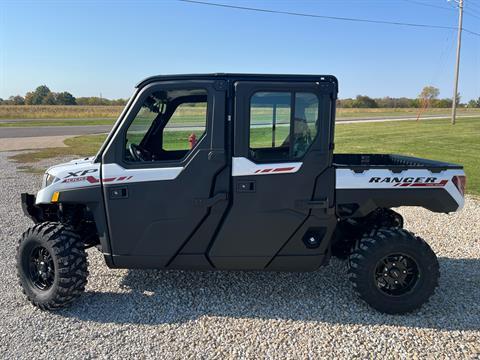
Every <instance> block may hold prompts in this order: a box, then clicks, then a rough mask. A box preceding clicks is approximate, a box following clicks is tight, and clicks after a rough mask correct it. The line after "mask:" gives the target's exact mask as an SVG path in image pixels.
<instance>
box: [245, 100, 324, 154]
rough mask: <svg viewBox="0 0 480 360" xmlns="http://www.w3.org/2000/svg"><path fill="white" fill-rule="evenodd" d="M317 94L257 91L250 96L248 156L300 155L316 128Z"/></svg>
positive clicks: (315, 133) (307, 147)
mask: <svg viewBox="0 0 480 360" xmlns="http://www.w3.org/2000/svg"><path fill="white" fill-rule="evenodd" d="M318 103H319V100H318V97H317V96H316V95H315V94H313V93H307V92H256V93H254V94H253V96H252V97H251V99H250V133H249V135H250V138H249V148H250V157H251V158H252V159H253V160H256V161H260V162H261V161H282V160H283V161H288V160H298V159H300V158H302V157H303V156H304V155H305V153H306V152H307V151H308V149H309V148H310V146H311V144H312V143H313V141H314V139H315V137H316V136H317V132H318V107H319V106H318Z"/></svg>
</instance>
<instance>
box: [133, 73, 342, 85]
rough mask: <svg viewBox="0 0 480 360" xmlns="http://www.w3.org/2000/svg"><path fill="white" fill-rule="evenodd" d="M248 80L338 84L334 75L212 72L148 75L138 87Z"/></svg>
mask: <svg viewBox="0 0 480 360" xmlns="http://www.w3.org/2000/svg"><path fill="white" fill-rule="evenodd" d="M213 79H225V80H238V81H239V80H246V81H249V80H250V81H315V82H320V81H322V82H333V83H335V84H338V81H337V78H336V77H335V76H333V75H295V74H235V73H211V74H175V75H156V76H151V77H148V78H146V79H144V80H142V81H140V82H139V83H138V84H137V86H136V87H137V88H139V87H142V86H145V85H147V84H149V83H152V82H155V81H168V80H213Z"/></svg>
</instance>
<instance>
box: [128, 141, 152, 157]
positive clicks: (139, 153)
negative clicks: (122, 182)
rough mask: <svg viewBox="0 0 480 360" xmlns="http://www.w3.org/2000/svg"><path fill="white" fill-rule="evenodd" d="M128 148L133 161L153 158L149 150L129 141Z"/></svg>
mask: <svg viewBox="0 0 480 360" xmlns="http://www.w3.org/2000/svg"><path fill="white" fill-rule="evenodd" d="M128 150H129V151H130V154H131V155H132V157H133V159H134V160H135V161H151V160H152V158H153V156H152V153H151V152H150V151H148V150H147V149H145V148H143V147H141V146H140V145H137V144H133V143H130V145H129V146H128Z"/></svg>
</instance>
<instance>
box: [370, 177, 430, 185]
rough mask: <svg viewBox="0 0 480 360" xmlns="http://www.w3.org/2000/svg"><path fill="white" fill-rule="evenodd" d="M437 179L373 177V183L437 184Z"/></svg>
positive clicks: (371, 179)
mask: <svg viewBox="0 0 480 360" xmlns="http://www.w3.org/2000/svg"><path fill="white" fill-rule="evenodd" d="M436 180H437V178H436V177H404V178H403V177H384V178H381V177H372V178H370V181H369V182H371V183H425V184H428V183H435V181H436Z"/></svg>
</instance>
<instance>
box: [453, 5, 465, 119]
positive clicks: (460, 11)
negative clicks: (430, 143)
mask: <svg viewBox="0 0 480 360" xmlns="http://www.w3.org/2000/svg"><path fill="white" fill-rule="evenodd" d="M462 22H463V0H459V1H458V38H457V63H456V65H455V86H454V91H453V102H452V125H455V117H456V116H457V93H458V72H459V70H460V47H461V45H462Z"/></svg>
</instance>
